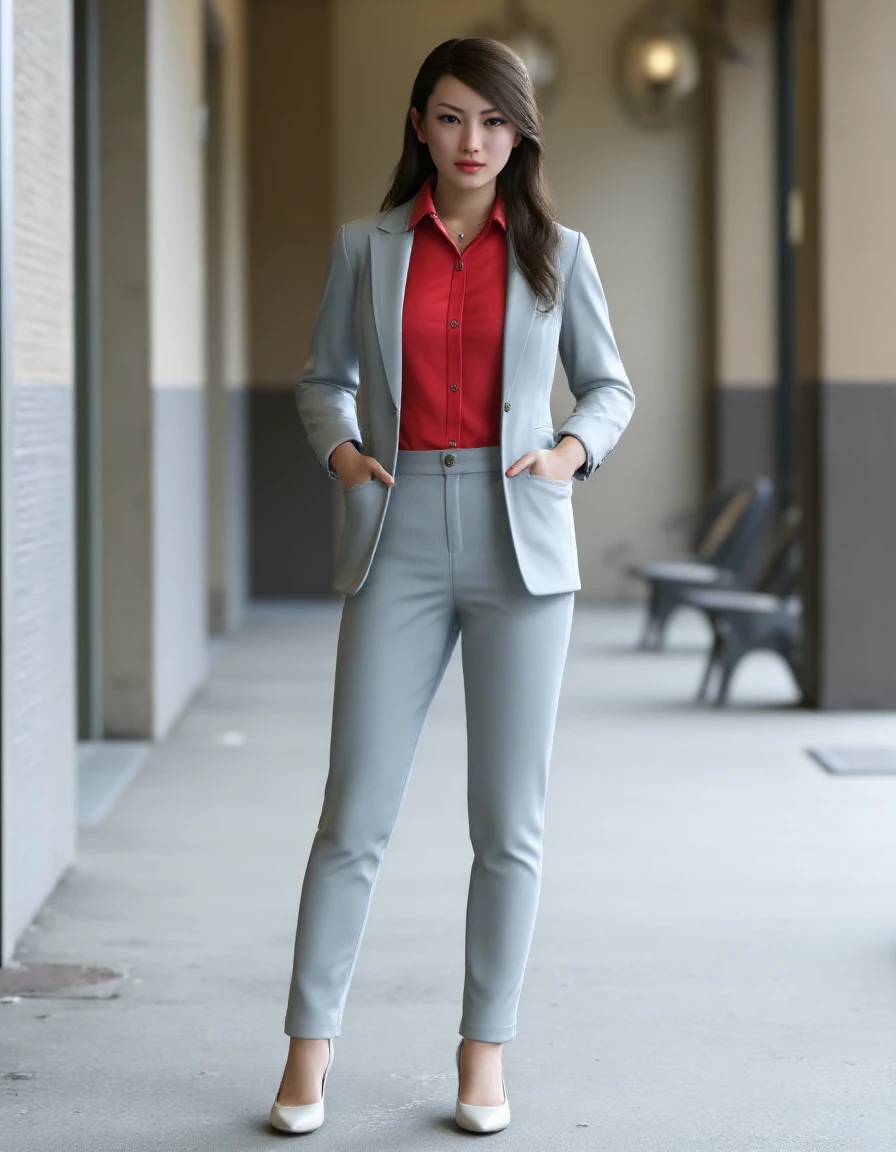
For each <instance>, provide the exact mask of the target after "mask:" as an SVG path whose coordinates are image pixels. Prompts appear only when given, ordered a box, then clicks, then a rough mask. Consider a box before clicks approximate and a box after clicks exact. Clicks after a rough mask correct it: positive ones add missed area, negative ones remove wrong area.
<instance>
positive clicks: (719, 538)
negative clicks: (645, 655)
mask: <svg viewBox="0 0 896 1152" xmlns="http://www.w3.org/2000/svg"><path fill="white" fill-rule="evenodd" d="M774 490H775V486H774V484H773V483H772V481H771V480H769V479H768V477H766V476H760V477H759V478H758V479H756V480H754V481H752V482H745V483H741V484H738V485H737V486H736V487H734V488H733V490H730V491H729V492H728V493H727V496H726V497H724V498H722V499H721V500H719V501H718V502H717V508H716V511H715V515H714V516H711V517H710V518H709V522H708V523H707V525H706V527H705V531H704V533H703V535H702V538H701V539H700V541H699V542H698V543H697V546H696V548H695V550H694V554H693V555H692V556H690V557H685V558H682V559H670V560H654V561H648V562H646V563H641V564H633V565H631V566H629V568H628V569H627V571H628V573H629V575H631V576H636V577H638V578H639V579H642V580H645V581H646V582H647V583H648V585H649V586H650V599H649V602H648V610H647V621H646V624H645V627H644V634H643V636H642V638H641V644H640V647H641V648H642V649H646V650H653V651H656V650H658V649H659V648H661V647H662V645H663V640H664V637H665V631H666V625H667V624H668V622H669V618H670V617H671V615H672V613H673V612H674V611H675V610H676V609H677V608H679V607H680V606H681V605H682V604H683V603H684V602H685V600H684V597H685V594H686V593H688V592H690V591H691V590H693V589H698V588H699V589H710V588H740V587H744V586H746V585H747V584H748V583H749V580H750V578H751V574H752V569H753V567H754V566H755V551H756V543H757V541H758V539H759V537H760V535H761V533H762V530H763V528H764V526H765V523H766V520H767V518H768V515H769V512H770V510H771V506H772V497H773V495H774Z"/></svg>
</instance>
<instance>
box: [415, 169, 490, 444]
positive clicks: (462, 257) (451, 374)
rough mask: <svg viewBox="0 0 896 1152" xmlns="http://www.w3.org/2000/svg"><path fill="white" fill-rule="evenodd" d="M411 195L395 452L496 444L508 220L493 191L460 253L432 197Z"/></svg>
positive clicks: (429, 184) (428, 188)
mask: <svg viewBox="0 0 896 1152" xmlns="http://www.w3.org/2000/svg"><path fill="white" fill-rule="evenodd" d="M435 180H436V174H435V173H432V175H430V176H429V178H428V179H427V181H426V183H425V184H424V185H423V187H422V188H421V189H420V191H419V192H418V194H417V198H416V199H415V201H414V205H413V208H412V209H411V215H410V218H409V220H408V229H409V230H410V229H411V228H413V229H415V232H414V239H413V244H412V248H411V260H410V265H409V266H408V278H407V285H406V288H405V295H404V307H403V310H402V345H401V348H402V379H401V424H400V427H399V434H398V447H399V448H401V449H414V450H418V451H420V450H424V449H433V448H436V449H439V448H487V447H490V446H493V445H496V444H500V442H501V416H500V408H501V392H502V387H501V386H502V374H503V354H504V310H505V304H506V299H507V221H506V218H505V215H504V201H503V198H502V196H501V192H500V191H498V192H497V195H496V197H495V202H494V204H493V206H492V211H491V213H490V215H489V218H488V220H487V222H486V224H485V227H484V228H483V229H482V231H481V232H480V233H479V234H478V236H476V238H475V239H474V240H472V241H471V242H470V244H469V245H468V246H467V247H466V248H465V249H464V251H463V253H460V252H458V250H457V246H456V245H455V242H454V239H453V237H452V235H451V233H450V232H448V230H447V229H446V228H445V226H444V225H443V224H442V221H441V220H440V219H439V217H438V214H437V212H436V209H435V205H434V204H433V200H432V191H433V187H434V185H435Z"/></svg>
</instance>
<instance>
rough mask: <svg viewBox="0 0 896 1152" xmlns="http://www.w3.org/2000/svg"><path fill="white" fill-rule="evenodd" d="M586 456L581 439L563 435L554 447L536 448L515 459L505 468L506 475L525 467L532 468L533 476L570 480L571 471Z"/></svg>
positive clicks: (512, 474)
mask: <svg viewBox="0 0 896 1152" xmlns="http://www.w3.org/2000/svg"><path fill="white" fill-rule="evenodd" d="M586 459H587V456H586V455H585V448H584V446H583V444H582V442H581V440H577V439H576V437H575V436H564V437H563V439H562V440H561V441H560V443H559V444H558V445H557V447H556V448H536V449H535V451H534V452H527V453H526V454H525V455H524V456H520V458H519V460H515V461H514V463H513V464H511V465H510V467H509V468H508V469H507V475H508V476H516V474H517V473H518V472H522V471H523V470H524V469H525V468H530V469H531V470H532V475H533V476H544V477H546V478H547V479H548V480H571V479H572V476H573V473H574V472H576V471H577V470H578V469H579V468H581V466H582V465H583V464H584V463H585V461H586Z"/></svg>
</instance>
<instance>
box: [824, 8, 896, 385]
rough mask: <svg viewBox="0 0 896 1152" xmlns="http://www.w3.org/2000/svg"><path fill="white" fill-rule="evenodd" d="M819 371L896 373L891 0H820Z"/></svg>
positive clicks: (895, 90)
mask: <svg viewBox="0 0 896 1152" xmlns="http://www.w3.org/2000/svg"><path fill="white" fill-rule="evenodd" d="M819 13H820V24H819V29H818V31H819V33H820V52H821V65H820V75H821V87H820V93H819V99H820V108H819V115H820V118H821V123H822V126H823V144H822V148H821V154H820V171H819V179H820V183H821V188H822V196H821V201H820V211H821V220H820V228H821V247H822V252H823V257H822V263H821V301H820V303H821V314H822V317H823V318H824V320H823V324H822V327H821V365H820V367H821V375H822V378H824V379H827V380H834V381H841V382H848V381H867V382H869V383H878V382H886V383H890V384H892V382H893V380H894V379H896V339H894V311H896V307H894V302H896V227H894V225H893V200H894V192H893V190H894V188H896V135H894V125H896V86H894V83H893V66H892V54H893V44H894V42H896V4H894V3H893V2H892V0H853V2H852V3H850V4H842V3H839V2H831V0H823V2H822V3H821V4H820V5H819Z"/></svg>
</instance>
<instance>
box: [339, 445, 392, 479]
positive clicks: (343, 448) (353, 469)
mask: <svg viewBox="0 0 896 1152" xmlns="http://www.w3.org/2000/svg"><path fill="white" fill-rule="evenodd" d="M330 464H331V465H332V468H333V471H334V472H335V473H336V475H337V476H338V477H339V482H340V483H341V484H344V485H345V487H346V488H352V487H356V486H357V485H358V484H369V483H370V482H371V480H373V479H374V478H376V479H377V480H382V482H383V483H384V484H387V485H388V486H389V487H390V488H391V487H392V486H393V485H394V484H395V481H394V480H393V479H392V477H391V476H390V475H389V473H388V472H387V471H386V469H385V468H384V467H383V466H382V464H380V462H379V460H375V459H374V458H373V456H362V455H361V453H360V452H359V451H358V449H357V448H356V447H355V446H354V444H353V443H352V442H351V440H346V441H345V443H344V444H340V445H339V447H338V448H334V449H333V451H332V452H331V453H330Z"/></svg>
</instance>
